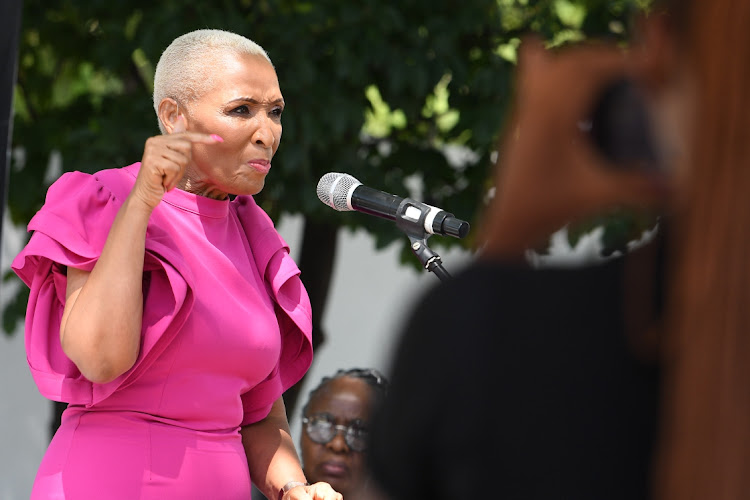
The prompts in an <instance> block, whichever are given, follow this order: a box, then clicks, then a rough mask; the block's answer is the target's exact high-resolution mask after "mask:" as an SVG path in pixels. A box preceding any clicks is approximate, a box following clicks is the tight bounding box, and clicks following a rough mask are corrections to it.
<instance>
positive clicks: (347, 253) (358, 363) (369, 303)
mask: <svg viewBox="0 0 750 500" xmlns="http://www.w3.org/2000/svg"><path fill="white" fill-rule="evenodd" d="M332 216H335V214H332ZM362 217H367V216H366V215H364V214H363V215H362ZM3 229H4V233H5V234H4V235H3V239H2V270H3V272H4V271H5V270H7V269H8V267H9V266H10V262H11V260H12V258H13V256H15V255H16V254H17V253H18V251H19V250H20V248H21V245H22V244H23V241H24V236H23V233H22V232H19V231H18V230H11V228H10V224H9V222H7V220H6V222H5V223H4V224H3ZM278 229H279V232H280V233H281V234H282V236H283V237H284V238H285V239H286V240H287V242H288V243H289V245H290V247H291V248H292V252H293V255H296V254H294V249H296V248H299V246H300V237H301V234H300V233H301V218H300V217H289V218H285V219H284V220H282V221H281V223H280V224H279V225H278ZM395 230H396V229H395V227H394V231H395ZM404 238H405V236H404ZM439 238H441V237H440V236H433V237H432V239H430V240H429V241H428V243H430V245H431V246H432V248H433V250H434V251H436V252H437V253H438V254H440V256H441V257H442V260H443V265H444V267H445V269H446V270H448V271H449V272H451V273H455V272H458V271H459V270H460V269H461V268H462V267H463V266H464V265H465V264H466V263H468V261H469V260H470V258H471V256H470V255H469V254H468V253H466V252H461V251H451V252H448V251H444V250H441V249H440V248H439V247H437V245H435V242H437V240H438V239H439ZM414 258H415V259H416V257H414ZM303 280H304V276H303ZM438 282H439V279H438V278H437V276H435V275H433V274H432V273H429V272H427V271H422V272H418V271H415V270H413V269H412V268H408V267H404V266H400V265H399V263H398V252H397V249H396V247H395V246H391V247H388V248H386V249H385V250H383V251H380V252H376V251H375V246H374V240H373V239H372V238H370V237H369V236H368V235H367V234H366V233H364V232H356V233H351V232H349V231H344V232H342V234H341V236H340V238H339V249H338V252H337V261H336V267H335V269H334V275H333V279H332V285H331V286H332V289H331V292H330V295H329V305H328V307H327V310H326V317H325V318H323V322H324V328H325V329H326V332H327V333H328V339H327V342H326V344H325V345H324V346H323V347H321V349H320V350H319V351H318V352H317V353H316V354H315V360H314V362H313V366H312V368H311V370H310V372H309V374H308V377H307V379H306V383H305V387H303V388H302V393H301V397H302V398H303V399H305V398H306V397H307V393H308V392H309V390H310V389H312V387H313V385H314V384H315V383H317V381H319V380H320V378H321V377H323V376H325V375H330V374H331V373H333V372H334V371H336V370H337V369H339V368H352V367H361V368H365V367H371V368H378V369H380V370H382V371H384V372H387V370H388V361H389V358H390V349H391V346H392V345H393V342H394V337H395V335H394V333H395V332H396V330H397V328H398V325H399V324H400V322H401V320H402V318H403V315H404V314H405V312H406V311H407V310H408V308H409V306H410V305H411V303H412V300H413V299H414V298H415V296H417V295H419V294H420V293H422V291H423V290H424V289H425V287H427V286H431V285H436V284H437V283H438ZM10 292H11V290H9V287H8V286H7V285H5V284H3V285H2V288H1V289H0V298H1V299H2V300H3V301H5V300H7V298H8V296H9V295H10ZM50 408H51V406H50V403H49V402H48V401H47V400H45V399H44V398H42V396H40V395H39V393H38V391H37V390H36V386H35V385H34V383H33V381H32V379H31V375H30V374H29V370H28V368H27V365H26V358H25V353H24V347H23V334H22V332H21V331H18V332H17V333H16V334H15V335H14V336H12V337H11V338H7V337H6V336H4V335H2V336H0V422H1V424H2V425H0V500H24V499H28V497H29V492H30V491H31V484H32V482H33V479H34V474H35V472H36V468H37V466H38V464H39V461H40V460H41V458H42V454H43V453H44V449H45V447H46V444H47V428H48V421H49V411H50ZM298 420H299V418H298V416H294V417H293V418H292V422H291V424H292V433H293V435H294V437H295V440H297V439H298V437H299V422H298Z"/></svg>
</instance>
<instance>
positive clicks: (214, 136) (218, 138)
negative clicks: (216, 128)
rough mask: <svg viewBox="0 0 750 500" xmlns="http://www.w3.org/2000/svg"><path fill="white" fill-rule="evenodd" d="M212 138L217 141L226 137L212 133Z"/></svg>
mask: <svg viewBox="0 0 750 500" xmlns="http://www.w3.org/2000/svg"><path fill="white" fill-rule="evenodd" d="M211 139H213V140H215V141H216V142H224V139H222V138H221V136H218V135H216V134H211Z"/></svg>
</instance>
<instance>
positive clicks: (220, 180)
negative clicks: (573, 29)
mask: <svg viewBox="0 0 750 500" xmlns="http://www.w3.org/2000/svg"><path fill="white" fill-rule="evenodd" d="M154 108H155V110H156V114H157V117H158V121H159V127H160V129H161V131H162V135H159V136H156V137H151V138H150V139H148V140H147V141H146V145H145V147H144V152H143V157H142V160H141V162H139V163H135V164H133V165H130V166H128V167H124V168H118V169H111V170H104V171H101V172H98V173H97V174H94V175H88V174H83V173H80V172H71V173H66V174H64V175H63V176H62V177H61V178H60V179H59V180H58V181H57V182H55V183H54V184H53V185H52V186H51V187H50V189H49V191H48V194H47V199H46V202H45V205H44V206H43V207H42V209H41V210H40V211H39V212H38V213H37V214H36V215H35V216H34V218H33V219H32V220H31V222H30V223H29V227H28V229H29V231H33V235H32V237H31V239H30V241H29V244H28V245H27V246H26V247H25V248H24V249H23V251H22V252H21V253H20V254H19V255H18V256H17V257H16V259H15V260H14V262H13V264H12V267H13V269H14V270H15V272H16V273H17V274H18V275H19V276H20V277H21V278H22V279H23V280H24V282H25V283H26V284H27V285H28V286H29V288H30V289H31V294H30V299H29V304H28V311H27V317H26V334H25V335H26V350H27V357H28V362H29V366H30V369H31V372H32V374H33V376H34V379H35V381H36V383H37V385H38V387H39V390H40V392H41V393H42V394H43V395H44V396H46V397H48V398H50V399H53V400H57V401H64V402H67V403H68V404H69V406H68V408H67V409H66V410H65V412H64V414H63V417H62V423H61V425H60V428H59V430H58V431H57V433H56V434H55V436H54V438H53V440H52V442H51V443H50V446H49V448H48V450H47V453H46V454H45V456H44V459H43V460H42V463H41V465H40V467H39V470H38V472H37V477H36V480H35V482H34V487H33V491H32V494H31V497H32V498H34V499H41V498H44V499H48V498H65V499H89V498H106V499H128V500H131V499H193V498H194V499H249V498H250V491H251V480H252V481H253V482H254V483H255V484H256V485H257V486H258V488H259V489H260V490H261V491H263V493H264V494H265V495H266V496H267V497H268V498H271V499H274V500H275V499H277V498H278V499H283V500H303V499H305V500H309V499H312V500H334V499H336V500H338V499H341V498H342V497H341V495H340V494H339V493H337V492H335V491H334V490H333V489H332V488H331V486H330V485H328V484H327V483H317V484H313V485H308V484H307V480H306V478H305V475H304V473H303V471H302V468H301V466H300V462H299V459H298V455H297V452H296V449H295V447H294V444H293V441H292V439H291V437H290V435H289V424H288V422H287V418H286V413H285V409H284V402H283V399H282V394H283V392H284V391H285V390H286V389H287V388H288V387H290V386H291V385H293V384H294V383H295V382H297V381H298V380H299V379H300V378H301V377H302V375H303V374H304V373H305V371H306V370H307V369H308V368H309V366H310V363H311V361H312V344H311V338H310V334H311V329H312V326H311V311H310V302H309V299H308V297H307V293H306V291H305V288H304V286H303V285H302V282H301V281H300V279H299V269H298V268H297V266H296V265H295V264H294V262H293V261H292V260H291V258H290V257H289V253H288V251H289V249H288V247H287V245H286V243H285V242H284V241H283V239H282V238H281V236H280V235H279V234H278V233H277V232H276V230H275V228H274V226H273V223H272V222H271V220H270V219H269V218H268V216H267V215H266V213H265V212H263V211H262V210H261V209H260V208H259V207H258V206H257V205H256V204H255V202H254V201H253V198H252V195H254V194H256V193H258V192H260V190H261V189H262V188H263V185H264V182H265V178H266V175H267V174H268V172H269V170H270V168H271V159H272V158H273V155H274V153H276V150H277V148H278V147H279V141H280V139H281V129H282V127H281V113H282V111H283V109H284V100H283V97H282V94H281V90H280V88H279V83H278V79H277V76H276V72H275V70H274V67H273V65H272V63H271V61H270V59H269V58H268V55H267V54H266V53H265V51H264V50H263V49H262V48H261V47H260V46H258V45H257V44H255V43H254V42H252V41H250V40H248V39H246V38H244V37H242V36H239V35H236V34H233V33H229V32H225V31H220V30H198V31H194V32H191V33H188V34H185V35H183V36H180V37H178V38H177V39H175V40H174V41H173V42H172V44H171V45H170V46H169V47H168V48H167V49H166V50H165V51H164V53H163V54H162V56H161V59H160V60H159V64H158V65H157V68H156V75H155V81H154ZM230 194H231V195H236V196H233V197H232V198H231V199H230V197H229V195H230Z"/></svg>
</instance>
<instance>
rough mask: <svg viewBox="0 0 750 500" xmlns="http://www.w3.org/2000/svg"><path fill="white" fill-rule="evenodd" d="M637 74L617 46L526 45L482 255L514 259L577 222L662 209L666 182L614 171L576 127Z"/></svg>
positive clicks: (653, 175) (649, 174) (650, 175)
mask: <svg viewBox="0 0 750 500" xmlns="http://www.w3.org/2000/svg"><path fill="white" fill-rule="evenodd" d="M634 66H635V63H634V62H633V61H632V60H629V59H628V58H626V56H625V53H624V52H623V51H622V50H620V49H618V48H616V47H614V46H608V45H604V44H593V45H582V46H578V47H573V48H568V49H567V50H560V51H557V52H551V51H547V50H545V49H544V47H543V46H542V44H541V42H539V41H538V40H536V39H528V40H524V42H523V43H522V46H521V54H520V58H519V72H518V80H517V86H518V88H517V96H516V102H515V113H514V116H513V120H512V122H511V123H510V127H509V128H508V130H506V131H505V134H504V137H503V140H502V142H501V143H500V144H499V146H500V147H499V154H500V157H499V165H498V166H499V167H500V170H499V171H498V172H497V178H496V182H497V184H496V194H495V199H494V200H493V202H492V203H491V205H490V206H489V207H488V209H487V212H486V217H485V220H484V224H483V228H482V229H483V231H482V234H481V236H480V240H482V243H483V244H484V251H483V255H485V256H486V257H488V258H506V257H510V258H517V257H520V256H522V255H523V252H524V250H525V249H528V248H534V247H535V246H537V245H539V244H540V243H542V242H543V241H544V239H545V238H547V237H549V235H550V234H551V233H552V232H554V231H555V230H557V229H560V228H561V227H562V226H564V225H565V224H566V223H568V222H571V221H573V220H576V219H580V218H584V217H589V216H593V215H596V214H598V213H600V212H601V211H602V210H606V209H608V208H610V207H614V206H628V207H638V208H641V207H644V208H645V207H654V206H657V205H660V204H662V203H663V202H664V201H665V198H666V196H667V194H668V192H669V189H668V188H669V186H668V179H667V178H666V176H664V175H663V174H658V173H653V172H644V171H642V170H639V169H635V168H633V169H628V168H624V169H623V168H617V167H615V166H614V165H612V164H609V162H608V161H607V160H606V158H605V157H604V156H603V155H601V154H600V153H599V152H598V151H597V150H596V149H595V148H594V146H593V142H592V141H591V140H590V138H588V137H587V136H586V134H585V133H584V132H583V131H582V130H580V129H579V128H578V127H577V123H579V121H580V120H582V119H583V118H585V116H586V113H587V112H588V111H589V110H590V109H591V107H592V105H593V103H594V100H595V99H596V97H597V95H598V92H599V91H600V90H601V89H602V88H603V87H604V86H605V84H606V83H607V82H612V81H614V80H616V79H618V78H622V77H624V76H629V75H631V74H634V73H635V71H634Z"/></svg>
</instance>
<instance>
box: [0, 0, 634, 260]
mask: <svg viewBox="0 0 750 500" xmlns="http://www.w3.org/2000/svg"><path fill="white" fill-rule="evenodd" d="M642 3H643V0H612V1H608V2H601V1H594V0H554V1H549V0H548V1H533V0H472V1H470V2H468V3H467V2H464V3H463V4H461V5H460V6H457V4H456V3H455V2H450V1H445V0H443V1H441V0H408V1H398V2H397V1H383V0H360V1H358V2H342V1H340V0H315V1H311V0H308V1H301V0H241V1H226V0H224V1H218V2H217V1H208V0H193V1H191V2H179V1H176V0H163V1H160V2H153V1H148V2H147V1H144V0H132V1H129V2H112V1H103V0H88V1H86V2H76V1H73V0H61V1H59V2H52V3H50V2H42V1H41V0H25V1H24V13H23V26H22V37H21V43H20V55H19V71H18V85H17V90H16V93H15V109H16V116H15V123H14V136H13V147H14V148H16V150H18V151H21V150H22V151H23V154H15V155H14V160H13V163H12V168H11V177H10V186H11V187H10V190H9V209H10V210H9V211H10V215H11V217H12V220H13V221H14V222H15V223H17V224H24V223H26V222H28V220H29V219H30V218H31V216H32V215H33V214H34V213H35V211H36V210H37V209H38V208H39V207H40V206H41V204H42V202H43V198H44V194H45V192H46V189H47V187H48V183H47V182H45V181H44V179H45V178H46V177H45V173H46V172H47V169H48V165H49V160H50V155H51V153H52V152H59V154H60V157H61V158H62V166H63V170H65V171H69V170H81V171H85V172H95V171H98V170H101V169H104V168H110V167H119V166H124V165H128V164H130V163H132V162H135V161H138V160H139V159H140V157H141V154H142V147H143V143H144V141H145V140H146V138H147V137H149V136H151V135H154V134H157V133H158V129H157V126H156V118H155V116H154V112H153V108H152V102H151V89H152V79H153V71H154V67H155V65H156V62H157V61H158V58H159V55H160V53H161V51H162V50H163V49H164V48H165V47H166V46H167V45H168V44H169V43H170V42H171V40H172V39H174V38H175V37H176V36H178V35H180V34H182V33H185V32H187V31H190V30H193V29H198V28H220V29H227V30H230V31H234V32H237V33H240V34H243V35H245V36H247V37H249V38H251V39H253V40H255V41H257V42H258V43H260V44H261V45H262V46H263V47H264V48H265V49H266V50H267V51H268V53H269V55H270V56H271V59H272V60H273V61H274V64H275V66H276V69H277V72H278V75H279V80H280V83H281V88H282V92H283V93H284V97H285V101H286V103H287V108H286V111H285V113H284V140H283V145H282V147H281V148H280V149H279V152H278V154H277V156H276V158H275V159H274V168H273V169H272V171H271V174H270V176H269V179H268V182H267V184H266V188H265V189H264V191H263V192H262V193H261V194H260V195H259V196H258V197H257V199H258V201H259V203H261V205H262V206H263V207H264V208H265V209H266V210H267V211H268V212H269V213H270V214H271V216H272V217H273V218H274V219H277V220H278V217H279V215H280V214H282V213H302V214H304V215H305V217H308V218H311V219H312V220H318V221H331V220H338V221H339V222H340V224H341V225H344V226H348V227H351V228H356V227H366V228H367V229H368V230H369V231H370V232H371V233H373V234H374V235H375V237H376V239H377V244H378V245H379V246H380V247H382V246H385V245H388V244H389V243H391V242H393V241H398V240H400V241H401V242H402V244H403V245H404V247H403V248H404V260H405V261H407V262H411V263H413V264H418V263H417V261H416V259H415V258H414V257H413V256H412V255H411V252H410V250H409V249H408V240H407V239H406V238H404V237H403V234H401V233H400V232H399V231H398V230H397V229H395V226H393V225H392V224H388V223H385V224H381V223H379V222H380V221H373V220H372V218H371V217H367V216H363V215H362V214H357V213H335V212H332V211H331V210H330V208H328V207H325V206H324V205H323V204H322V203H320V201H319V200H318V199H317V197H316V195H315V186H316V184H317V181H318V179H319V178H320V177H321V176H322V175H323V174H324V173H326V172H330V171H339V172H347V173H350V174H352V175H354V176H355V177H357V178H358V179H359V180H360V181H362V182H363V183H365V184H366V185H369V186H371V187H375V188H378V189H382V190H384V191H388V192H392V193H409V189H408V185H409V180H410V179H414V178H415V177H417V178H421V180H422V183H423V186H422V189H421V200H422V201H425V202H426V203H429V204H432V205H436V206H443V207H446V208H449V209H450V210H451V211H452V212H454V213H455V214H456V215H457V216H458V217H460V218H463V219H466V220H469V221H470V222H474V223H476V222H477V215H478V214H479V212H480V210H481V208H482V205H481V200H483V199H484V198H485V193H486V189H487V187H488V178H489V175H490V156H491V154H492V151H493V146H494V142H495V139H496V134H497V132H498V130H499V129H500V125H501V123H502V121H503V119H504V116H505V114H506V112H507V107H508V104H509V102H510V97H511V78H512V73H513V68H514V61H515V51H516V49H517V47H518V45H519V43H520V42H519V40H520V38H521V37H522V35H523V34H524V33H527V32H529V31H534V32H537V33H538V34H540V35H541V36H542V37H543V38H544V39H545V40H548V41H549V44H550V45H560V44H563V43H567V42H568V41H571V40H579V39H582V38H585V37H589V36H608V37H615V38H618V39H624V37H625V36H626V35H627V31H628V19H629V17H630V15H631V13H632V11H633V9H635V8H637V7H642V5H641V4H642ZM448 145H460V146H462V147H464V148H468V150H470V151H472V152H473V158H474V159H473V161H471V162H467V163H464V164H461V165H452V164H451V163H450V162H449V161H448V159H447V156H446V154H445V153H444V148H445V147H446V146H448ZM433 241H434V243H435V245H436V246H449V245H464V246H467V247H468V246H470V245H471V244H472V243H473V239H472V237H471V235H470V237H469V238H466V239H465V240H456V239H452V238H434V239H433V240H431V244H432V242H433Z"/></svg>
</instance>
